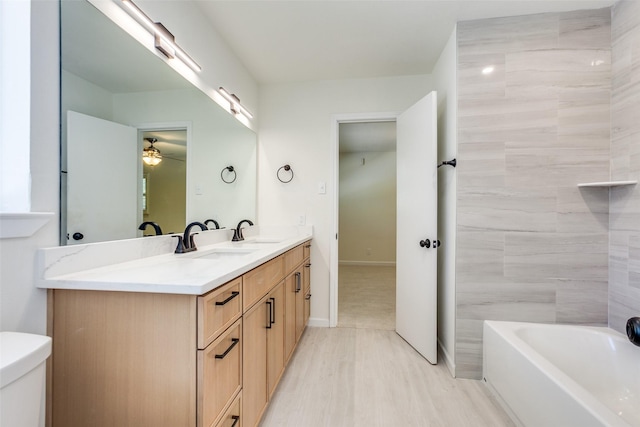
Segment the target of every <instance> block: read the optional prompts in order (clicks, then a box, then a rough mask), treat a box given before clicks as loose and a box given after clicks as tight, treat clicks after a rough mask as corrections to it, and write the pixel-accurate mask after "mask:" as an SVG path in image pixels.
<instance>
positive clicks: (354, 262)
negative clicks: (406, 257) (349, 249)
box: [338, 261, 396, 267]
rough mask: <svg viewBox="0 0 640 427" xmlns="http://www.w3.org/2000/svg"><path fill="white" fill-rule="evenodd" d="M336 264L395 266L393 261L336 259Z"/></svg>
mask: <svg viewBox="0 0 640 427" xmlns="http://www.w3.org/2000/svg"><path fill="white" fill-rule="evenodd" d="M338 265H359V266H363V267H395V266H396V262H395V261H338Z"/></svg>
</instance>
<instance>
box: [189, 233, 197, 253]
mask: <svg viewBox="0 0 640 427" xmlns="http://www.w3.org/2000/svg"><path fill="white" fill-rule="evenodd" d="M196 234H198V233H191V234H190V235H189V248H191V250H192V251H195V250H196V249H197V248H196V242H195V240H193V236H195V235H196Z"/></svg>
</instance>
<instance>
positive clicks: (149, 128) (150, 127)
mask: <svg viewBox="0 0 640 427" xmlns="http://www.w3.org/2000/svg"><path fill="white" fill-rule="evenodd" d="M0 1H1V0H0ZM132 126H133V127H135V128H137V129H138V153H142V147H143V145H144V143H143V142H142V134H143V133H144V132H153V131H164V130H185V131H186V132H187V138H186V139H187V172H188V168H189V165H190V164H191V161H192V159H191V156H192V152H193V147H192V144H193V141H192V137H193V133H192V132H193V131H192V129H191V128H192V126H193V124H192V122H190V121H176V122H148V123H139V124H135V125H132ZM185 178H186V179H185V181H186V186H187V188H186V194H185V201H184V203H185V225H186V224H187V223H188V222H189V210H190V209H189V206H191V198H192V196H191V193H190V191H189V189H190V188H192V187H191V185H192V183H191V181H192V179H190V178H189V173H187V176H186V177H185ZM141 200H142V162H140V164H139V166H138V203H140V201H141ZM138 216H139V218H138V222H139V223H140V222H142V206H138Z"/></svg>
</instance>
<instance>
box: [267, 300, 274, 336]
mask: <svg viewBox="0 0 640 427" xmlns="http://www.w3.org/2000/svg"><path fill="white" fill-rule="evenodd" d="M266 304H267V305H268V306H269V311H268V312H267V323H268V325H267V329H271V325H272V322H271V313H272V311H273V304H272V303H271V301H266Z"/></svg>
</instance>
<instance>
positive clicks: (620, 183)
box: [578, 181, 638, 188]
mask: <svg viewBox="0 0 640 427" xmlns="http://www.w3.org/2000/svg"><path fill="white" fill-rule="evenodd" d="M637 183H638V181H602V182H584V183H581V184H578V187H600V188H611V187H622V186H625V185H636V184H637Z"/></svg>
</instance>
